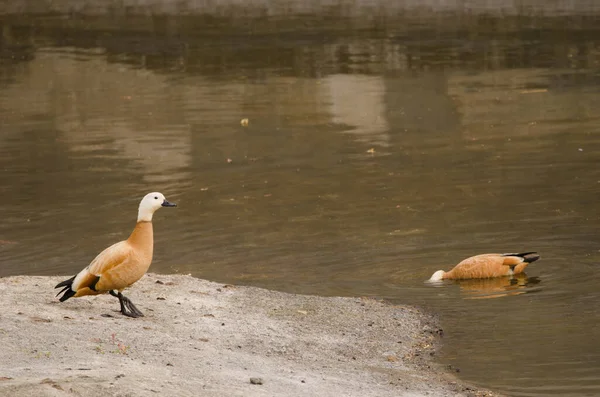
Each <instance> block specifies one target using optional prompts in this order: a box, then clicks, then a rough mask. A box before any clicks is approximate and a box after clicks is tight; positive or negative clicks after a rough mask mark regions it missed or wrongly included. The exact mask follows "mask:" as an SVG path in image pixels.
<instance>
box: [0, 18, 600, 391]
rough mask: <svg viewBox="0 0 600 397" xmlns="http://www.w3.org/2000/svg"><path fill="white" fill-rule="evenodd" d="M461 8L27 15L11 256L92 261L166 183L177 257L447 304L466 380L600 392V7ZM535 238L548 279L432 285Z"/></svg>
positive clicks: (450, 350)
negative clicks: (451, 11)
mask: <svg viewBox="0 0 600 397" xmlns="http://www.w3.org/2000/svg"><path fill="white" fill-rule="evenodd" d="M445 18H446V19H444V18H438V19H435V21H437V22H435V23H434V24H431V25H426V24H423V23H422V22H423V21H422V20H419V19H418V18H416V19H410V20H406V21H404V22H406V23H390V24H386V23H385V21H383V22H381V21H380V22H381V24H380V25H378V23H379V22H377V23H375V22H374V24H375V25H374V26H371V28H370V29H365V30H362V31H356V30H353V29H352V26H350V27H348V26H346V27H344V26H345V25H344V24H343V23H341V24H338V23H337V22H335V21H333V22H332V25H331V26H332V28H331V29H329V30H328V29H325V28H323V30H322V31H319V30H318V29H317V28H315V26H319V24H318V23H317V22H318V21H312V22H313V24H312V25H310V26H312V28H311V29H306V28H304V29H303V28H301V26H304V25H303V24H297V23H296V22H298V21H295V20H292V21H290V25H285V26H293V27H298V29H299V31H298V32H296V31H294V29H291V28H290V29H287V30H286V31H285V34H284V33H283V32H279V31H278V30H277V29H276V28H277V26H281V21H279V22H278V23H279V25H278V23H273V24H271V25H265V26H270V27H268V28H262V27H261V28H260V29H262V30H261V34H253V35H251V36H249V35H246V33H247V32H246V30H245V29H249V28H248V26H247V25H231V26H230V27H228V26H229V25H228V24H227V23H222V24H219V23H217V22H215V23H214V24H212V25H211V24H208V25H205V24H202V23H200V22H206V20H204V19H201V20H194V19H193V18H181V19H178V18H167V17H164V18H153V19H143V18H141V19H134V20H131V21H127V20H123V21H121V22H119V23H120V25H118V26H119V28H118V29H115V24H116V23H117V22H115V21H113V20H111V21H106V20H102V19H101V18H100V19H98V20H95V19H86V20H85V21H83V20H80V19H77V18H71V19H66V20H57V19H53V18H44V19H27V18H25V17H22V18H21V19H18V18H17V19H14V20H11V23H8V22H5V23H4V27H3V35H2V41H1V42H0V44H1V45H0V118H1V120H2V133H1V134H0V192H1V193H2V197H3V199H2V201H1V203H0V208H1V209H2V213H3V220H2V222H1V223H0V263H2V266H1V267H0V276H6V275H11V274H71V273H73V272H75V271H77V270H79V269H80V268H81V267H82V266H83V265H85V264H87V263H88V262H89V261H90V260H91V259H92V258H93V256H94V255H95V254H96V253H97V252H98V250H100V249H102V248H103V247H105V246H107V245H109V244H110V243H113V242H115V241H116V240H118V239H121V238H125V237H126V236H127V233H128V232H129V231H130V230H131V226H132V222H133V221H134V219H135V212H136V208H137V204H138V202H139V199H140V197H141V196H142V195H143V194H144V193H145V192H147V191H152V190H160V191H163V192H164V193H165V194H166V195H167V196H168V197H170V198H172V199H173V200H174V201H176V202H177V203H178V204H179V205H180V206H179V207H178V209H177V211H176V213H172V214H171V213H170V214H160V213H159V214H157V216H156V219H155V223H156V227H155V229H156V250H155V261H154V263H153V267H152V270H153V271H158V272H181V273H191V274H193V275H195V276H198V277H202V278H207V279H211V280H215V281H221V282H229V283H236V282H237V283H242V284H250V285H257V286H263V287H268V288H274V289H279V290H284V291H289V292H297V293H306V294H322V295H354V296H357V295H368V296H380V297H384V298H387V299H390V300H393V301H398V302H401V303H411V304H417V305H421V306H425V307H427V308H429V309H431V310H433V311H436V312H439V313H440V314H441V319H442V322H443V325H444V328H445V335H446V336H445V338H446V344H445V346H444V349H443V351H442V357H441V358H440V359H441V360H442V361H443V362H445V363H451V364H452V365H454V366H455V367H459V368H461V376H463V377H464V378H466V379H469V380H471V381H474V382H476V383H479V384H481V385H483V386H487V387H491V388H496V389H498V390H500V391H503V392H505V393H509V394H511V395H535V396H545V395H550V394H553V395H573V396H575V395H590V394H598V393H600V376H599V375H598V374H600V345H599V343H600V342H599V341H600V330H599V328H598V327H597V324H598V321H599V320H600V309H599V308H600V305H599V303H600V292H598V289H597V284H598V275H597V263H598V260H599V257H600V254H599V252H598V240H597V225H598V221H599V215H600V206H599V205H598V197H599V194H598V193H599V192H600V172H599V171H598V167H597V164H598V161H599V160H600V150H599V149H600V116H599V115H600V113H598V109H600V95H599V93H600V75H599V74H598V65H599V64H600V35H599V34H598V32H597V30H596V29H597V28H596V26H597V24H595V22H594V21H592V20H591V19H588V18H583V17H582V18H575V19H572V20H568V21H566V20H565V19H552V18H548V19H546V18H526V17H519V18H508V17H507V18H502V19H494V18H490V17H484V16H481V17H476V16H471V17H469V18H467V17H465V16H463V17H461V18H462V19H461V18H458V19H453V17H451V16H448V17H445ZM565 21H566V22H565ZM125 22H127V23H125ZM396 22H397V21H396ZM429 22H431V21H429ZM459 22H460V23H459ZM567 22H568V23H567ZM303 23H304V22H303ZM105 25H106V26H105ZM274 26H275V27H274ZM457 26H460V27H461V28H460V29H459V28H457ZM555 26H560V29H559V30H557V29H555ZM203 27H204V28H203ZM256 29H259V28H258V27H256ZM314 29H317V30H316V31H313V30H314ZM278 32H279V34H278ZM255 33H256V32H255ZM244 118H248V119H249V124H248V126H247V127H244V126H242V125H240V120H241V119H244ZM529 250H532V251H533V250H535V251H538V252H540V253H541V255H542V259H541V260H540V261H538V262H536V263H535V264H534V265H532V266H530V267H529V268H528V274H529V276H528V277H526V276H523V277H515V278H500V279H494V280H474V281H473V280H472V281H461V282H459V283H449V284H444V285H443V287H440V288H433V287H431V286H429V285H426V284H425V283H424V282H423V281H424V280H426V279H428V278H429V277H430V276H431V274H432V273H433V272H434V271H435V270H437V269H440V268H449V267H450V266H451V265H452V264H454V263H457V262H458V261H460V259H461V258H466V257H469V256H472V255H476V254H478V253H482V252H507V251H529ZM530 292H536V293H530ZM50 293H51V291H50ZM484 298H485V299H484ZM487 298H498V299H487Z"/></svg>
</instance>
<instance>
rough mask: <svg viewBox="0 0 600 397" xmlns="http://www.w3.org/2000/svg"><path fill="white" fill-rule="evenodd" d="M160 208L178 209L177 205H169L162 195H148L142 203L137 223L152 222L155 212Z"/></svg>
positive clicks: (157, 193)
mask: <svg viewBox="0 0 600 397" xmlns="http://www.w3.org/2000/svg"><path fill="white" fill-rule="evenodd" d="M160 207H177V204H175V203H169V202H168V201H167V199H166V198H165V196H163V194H162V193H159V192H153V193H148V194H147V195H145V196H144V198H143V199H142V201H141V202H140V208H139V210H138V219H137V221H138V222H151V221H152V215H153V214H154V211H156V210H157V209H159V208H160Z"/></svg>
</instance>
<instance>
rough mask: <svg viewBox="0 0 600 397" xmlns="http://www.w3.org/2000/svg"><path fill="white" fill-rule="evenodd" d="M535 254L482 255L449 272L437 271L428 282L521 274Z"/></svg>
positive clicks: (536, 258) (533, 259) (466, 260)
mask: <svg viewBox="0 0 600 397" xmlns="http://www.w3.org/2000/svg"><path fill="white" fill-rule="evenodd" d="M539 258H540V256H539V255H538V254H537V253H536V252H524V253H521V254H482V255H476V256H472V257H470V258H467V259H465V260H463V261H462V262H460V263H459V264H458V265H456V266H455V267H454V268H453V269H452V270H450V271H447V272H445V271H443V270H438V271H437V272H435V273H434V274H433V276H431V278H430V279H429V280H430V281H440V280H464V279H471V278H492V277H502V276H512V275H514V274H519V273H522V272H523V271H524V270H525V268H526V267H527V265H529V264H530V263H532V262H535V261H536V260H538V259H539Z"/></svg>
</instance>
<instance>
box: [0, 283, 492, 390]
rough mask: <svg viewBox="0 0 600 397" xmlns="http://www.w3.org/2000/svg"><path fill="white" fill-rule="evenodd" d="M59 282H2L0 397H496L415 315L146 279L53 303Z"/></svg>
mask: <svg viewBox="0 0 600 397" xmlns="http://www.w3.org/2000/svg"><path fill="white" fill-rule="evenodd" d="M65 278H66V277H27V276H17V277H8V278H2V279H0V293H1V294H2V297H3V299H2V301H1V303H0V304H1V305H2V310H1V311H0V313H1V314H0V318H1V321H0V341H1V343H2V346H3V348H2V350H1V351H0V395H3V396H17V397H18V396H32V395H36V396H67V395H68V396H155V395H171V396H336V397H337V396H378V397H382V396H457V395H463V396H497V395H498V394H497V393H492V392H489V391H485V390H481V389H478V388H476V387H473V386H471V385H468V384H466V383H463V382H461V381H460V380H458V379H456V378H455V377H454V374H453V373H451V372H449V370H447V369H445V368H442V366H441V365H438V364H435V363H434V362H433V358H434V356H435V354H436V350H437V349H438V348H439V346H440V342H441V338H442V335H443V331H442V330H441V329H440V328H439V327H438V326H437V322H436V320H435V318H434V317H433V316H431V315H430V314H427V313H424V312H423V311H421V310H420V309H417V308H413V307H408V306H395V305H391V304H387V303H385V302H381V301H377V300H374V299H366V298H325V297H317V296H304V295H293V294H286V293H281V292H274V291H269V290H265V289H260V288H254V287H242V286H232V285H223V284H217V283H212V282H209V281H204V280H200V279H197V278H193V277H190V276H180V275H157V274H148V275H146V276H145V277H144V278H143V279H142V280H140V281H139V282H138V283H137V284H136V285H135V286H134V287H132V288H131V289H130V290H128V291H126V296H128V297H130V298H131V300H132V301H133V302H134V303H135V304H136V306H137V307H138V308H139V309H140V310H141V311H142V312H144V313H145V317H143V318H137V319H132V318H127V317H124V316H122V315H121V314H120V313H119V312H118V308H119V304H118V300H117V299H116V298H114V297H111V296H109V295H102V296H97V297H86V298H80V299H70V300H68V301H67V302H64V303H60V302H58V299H57V298H55V297H54V293H53V287H54V285H55V284H56V283H58V282H59V281H62V280H63V279H65Z"/></svg>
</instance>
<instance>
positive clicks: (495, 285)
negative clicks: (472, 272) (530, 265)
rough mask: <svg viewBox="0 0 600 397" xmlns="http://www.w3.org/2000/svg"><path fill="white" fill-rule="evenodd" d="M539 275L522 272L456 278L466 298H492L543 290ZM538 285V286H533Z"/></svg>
mask: <svg viewBox="0 0 600 397" xmlns="http://www.w3.org/2000/svg"><path fill="white" fill-rule="evenodd" d="M540 281H541V280H540V279H539V278H538V277H527V275H526V274H524V273H520V274H517V275H515V276H512V277H497V278H486V279H472V280H456V281H455V283H456V284H458V286H459V287H460V292H461V294H462V295H463V296H464V298H465V299H492V298H502V297H506V296H515V295H521V294H526V293H531V292H536V291H541V289H540V288H539V286H538V285H537V284H539V283H540ZM533 286H536V287H538V288H533Z"/></svg>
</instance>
